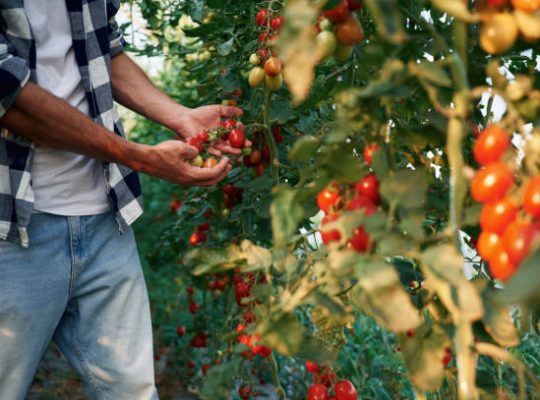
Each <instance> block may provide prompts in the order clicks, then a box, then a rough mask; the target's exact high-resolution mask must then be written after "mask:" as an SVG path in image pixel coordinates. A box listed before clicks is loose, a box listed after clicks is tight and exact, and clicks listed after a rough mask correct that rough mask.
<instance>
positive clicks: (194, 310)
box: [188, 302, 199, 314]
mask: <svg viewBox="0 0 540 400" xmlns="http://www.w3.org/2000/svg"><path fill="white" fill-rule="evenodd" d="M188 308H189V312H190V313H191V314H197V311H199V306H198V305H197V303H194V302H190V303H189V305H188Z"/></svg>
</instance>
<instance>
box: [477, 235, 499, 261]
mask: <svg viewBox="0 0 540 400" xmlns="http://www.w3.org/2000/svg"><path fill="white" fill-rule="evenodd" d="M500 245H501V238H500V236H499V235H497V234H496V233H494V232H489V231H483V232H482V233H480V236H478V243H477V244H476V249H477V250H478V255H479V256H480V257H482V259H483V260H484V261H487V262H490V261H491V259H492V258H493V256H494V255H495V252H496V250H497V248H498V247H499V246H500Z"/></svg>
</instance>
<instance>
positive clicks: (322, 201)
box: [317, 186, 341, 214]
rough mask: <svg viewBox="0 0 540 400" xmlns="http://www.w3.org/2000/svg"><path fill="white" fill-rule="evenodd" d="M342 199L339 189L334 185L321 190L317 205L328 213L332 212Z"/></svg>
mask: <svg viewBox="0 0 540 400" xmlns="http://www.w3.org/2000/svg"><path fill="white" fill-rule="evenodd" d="M340 201H341V195H340V194H339V190H338V189H337V188H335V187H332V186H329V187H327V188H325V189H323V190H321V191H320V192H319V194H318V195H317V205H318V206H319V208H320V209H321V210H322V211H324V212H325V213H327V214H330V213H331V212H332V211H333V209H334V208H335V207H336V206H337V205H338V203H339V202H340Z"/></svg>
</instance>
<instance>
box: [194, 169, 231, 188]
mask: <svg viewBox="0 0 540 400" xmlns="http://www.w3.org/2000/svg"><path fill="white" fill-rule="evenodd" d="M231 169H232V166H231V165H228V166H227V168H226V169H225V170H224V171H223V172H222V173H221V174H219V175H218V176H216V177H215V178H214V179H211V180H210V181H205V182H201V183H200V186H214V185H216V184H217V183H219V182H221V181H222V180H223V179H225V178H226V177H227V175H228V174H229V172H230V171H231Z"/></svg>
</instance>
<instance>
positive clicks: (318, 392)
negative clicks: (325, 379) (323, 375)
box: [307, 383, 328, 400]
mask: <svg viewBox="0 0 540 400" xmlns="http://www.w3.org/2000/svg"><path fill="white" fill-rule="evenodd" d="M307 398H308V400H328V389H326V386H324V385H321V384H320V383H316V384H314V385H311V387H310V388H309V390H308V395H307Z"/></svg>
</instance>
